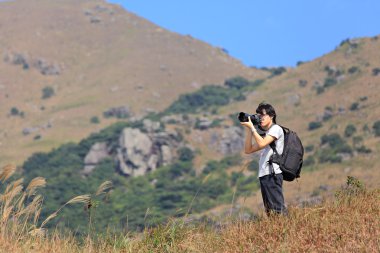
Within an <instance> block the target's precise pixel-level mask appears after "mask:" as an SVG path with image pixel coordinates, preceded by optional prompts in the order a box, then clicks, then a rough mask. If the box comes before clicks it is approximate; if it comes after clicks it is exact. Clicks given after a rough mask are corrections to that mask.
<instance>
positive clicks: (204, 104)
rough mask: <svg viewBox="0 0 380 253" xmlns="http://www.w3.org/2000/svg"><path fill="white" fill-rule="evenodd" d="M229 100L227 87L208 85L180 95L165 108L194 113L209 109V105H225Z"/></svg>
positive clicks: (174, 111)
mask: <svg viewBox="0 0 380 253" xmlns="http://www.w3.org/2000/svg"><path fill="white" fill-rule="evenodd" d="M229 101H230V93H229V91H228V89H226V88H223V87H220V86H215V85H208V86H203V87H202V88H201V89H200V90H199V91H196V92H194V93H191V94H183V95H180V97H179V99H178V100H176V101H175V102H174V103H173V104H171V105H170V106H169V108H168V109H166V111H165V112H166V113H195V112H197V111H201V110H207V109H210V107H211V106H223V105H227V104H228V103H229Z"/></svg>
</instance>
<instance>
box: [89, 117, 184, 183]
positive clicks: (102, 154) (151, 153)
mask: <svg viewBox="0 0 380 253" xmlns="http://www.w3.org/2000/svg"><path fill="white" fill-rule="evenodd" d="M181 145H182V144H181V138H179V136H178V133H177V132H176V131H175V130H173V131H163V130H162V126H161V124H160V122H154V121H151V120H148V119H145V120H144V121H143V126H142V127H141V128H130V127H128V128H125V129H123V131H122V133H121V134H120V136H119V140H118V147H117V148H116V151H114V152H113V154H110V150H111V148H110V147H107V144H106V143H96V144H94V145H93V146H92V147H91V149H90V151H89V152H88V154H87V155H86V157H85V159H84V164H85V166H84V169H83V171H82V173H83V174H85V175H87V174H89V173H91V172H92V170H93V169H94V168H95V167H96V165H97V164H99V163H100V162H101V161H102V160H103V159H105V158H108V157H112V158H113V159H114V160H115V161H116V164H117V165H116V166H117V167H116V170H117V171H118V172H119V173H121V174H123V175H125V176H140V175H145V174H146V173H148V172H149V171H154V170H156V169H157V168H158V167H160V166H165V165H169V164H171V163H172V162H173V160H174V159H175V158H176V153H175V152H174V151H175V150H176V149H177V148H178V147H180V146H181Z"/></svg>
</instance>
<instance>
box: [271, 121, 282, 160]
mask: <svg viewBox="0 0 380 253" xmlns="http://www.w3.org/2000/svg"><path fill="white" fill-rule="evenodd" d="M274 125H278V124H273V125H272V126H271V127H273V126H274ZM278 126H279V127H281V128H282V126H280V125H278ZM269 146H270V147H271V148H272V150H273V153H274V154H278V152H277V149H276V140H274V141H272V142H271V143H270V144H269Z"/></svg>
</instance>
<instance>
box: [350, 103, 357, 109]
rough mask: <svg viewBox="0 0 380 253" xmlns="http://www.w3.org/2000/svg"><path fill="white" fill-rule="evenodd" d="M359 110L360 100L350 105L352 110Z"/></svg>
mask: <svg viewBox="0 0 380 253" xmlns="http://www.w3.org/2000/svg"><path fill="white" fill-rule="evenodd" d="M357 110H359V103H358V102H354V103H352V104H351V106H350V111H357Z"/></svg>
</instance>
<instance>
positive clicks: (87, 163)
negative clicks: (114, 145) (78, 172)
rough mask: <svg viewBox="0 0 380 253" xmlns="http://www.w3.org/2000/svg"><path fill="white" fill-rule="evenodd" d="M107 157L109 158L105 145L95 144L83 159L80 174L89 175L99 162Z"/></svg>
mask: <svg viewBox="0 0 380 253" xmlns="http://www.w3.org/2000/svg"><path fill="white" fill-rule="evenodd" d="M108 157H111V156H110V154H109V150H108V147H107V143H105V142H101V143H95V144H94V145H92V147H91V149H90V152H88V153H87V155H86V157H85V158H84V169H83V172H82V173H83V174H85V175H87V174H90V173H91V172H92V170H93V169H94V168H95V167H96V165H98V163H99V162H101V161H102V160H103V159H105V158H108Z"/></svg>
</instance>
